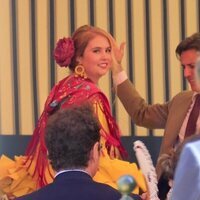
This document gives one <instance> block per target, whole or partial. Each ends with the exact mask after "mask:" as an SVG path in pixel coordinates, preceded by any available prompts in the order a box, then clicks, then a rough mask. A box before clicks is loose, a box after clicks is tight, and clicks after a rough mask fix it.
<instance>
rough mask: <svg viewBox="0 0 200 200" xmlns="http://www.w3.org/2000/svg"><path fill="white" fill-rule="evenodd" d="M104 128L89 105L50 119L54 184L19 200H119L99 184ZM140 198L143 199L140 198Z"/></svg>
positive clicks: (48, 143)
mask: <svg viewBox="0 0 200 200" xmlns="http://www.w3.org/2000/svg"><path fill="white" fill-rule="evenodd" d="M99 131H100V126H99V123H98V121H97V119H96V117H95V115H94V113H93V109H92V107H91V106H89V104H86V105H83V106H80V107H72V108H68V109H63V110H60V111H58V112H57V113H55V114H54V115H52V117H51V118H50V119H49V121H48V124H47V127H46V134H45V143H46V146H47V149H48V157H49V160H50V163H51V165H52V167H53V169H54V170H55V171H56V175H55V179H54V181H53V183H51V184H49V185H47V186H46V187H44V188H42V189H40V190H39V191H36V192H33V193H32V194H29V195H26V196H24V197H20V198H17V199H18V200H32V199H33V200H44V199H48V200H64V199H69V200H79V199H81V200H93V199H95V200H119V199H120V197H121V195H120V193H119V192H118V191H117V190H115V189H113V188H112V187H110V186H108V185H106V184H102V183H97V182H95V181H93V180H92V177H93V176H94V175H95V173H96V172H97V170H98V163H99V157H100V151H101V146H100V133H99ZM135 197H137V199H140V198H139V196H136V195H135Z"/></svg>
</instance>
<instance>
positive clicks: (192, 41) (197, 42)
mask: <svg viewBox="0 0 200 200" xmlns="http://www.w3.org/2000/svg"><path fill="white" fill-rule="evenodd" d="M190 49H194V50H196V51H200V33H194V34H193V35H191V36H190V37H187V38H185V39H184V40H183V41H181V42H180V43H179V45H178V46H177V47H176V56H177V57H178V58H180V56H181V54H182V53H183V52H184V51H187V50H190Z"/></svg>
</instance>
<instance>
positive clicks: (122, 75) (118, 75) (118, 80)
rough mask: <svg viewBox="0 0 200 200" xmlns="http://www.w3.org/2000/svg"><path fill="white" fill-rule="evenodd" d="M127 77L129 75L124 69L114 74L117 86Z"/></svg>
mask: <svg viewBox="0 0 200 200" xmlns="http://www.w3.org/2000/svg"><path fill="white" fill-rule="evenodd" d="M127 79H128V76H127V74H126V72H125V71H124V70H122V71H120V72H118V73H115V74H114V75H113V83H114V85H115V86H118V85H119V84H121V83H123V82H124V81H125V80H127Z"/></svg>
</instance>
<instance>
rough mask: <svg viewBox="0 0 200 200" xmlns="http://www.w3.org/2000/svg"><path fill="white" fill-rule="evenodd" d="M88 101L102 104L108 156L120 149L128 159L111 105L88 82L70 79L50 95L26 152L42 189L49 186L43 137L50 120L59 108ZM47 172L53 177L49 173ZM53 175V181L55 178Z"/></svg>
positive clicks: (56, 86)
mask: <svg viewBox="0 0 200 200" xmlns="http://www.w3.org/2000/svg"><path fill="white" fill-rule="evenodd" d="M88 100H89V101H91V102H92V103H93V104H94V103H95V102H100V104H101V106H100V107H101V109H102V112H103V113H104V114H105V117H106V120H107V123H108V128H109V133H106V131H105V129H103V127H102V130H103V134H102V137H104V138H105V140H106V148H107V150H108V153H109V150H110V147H111V146H114V147H116V148H118V150H119V152H120V153H121V155H122V156H124V155H126V151H125V149H124V148H123V146H122V144H121V142H120V131H119V128H118V126H117V124H116V122H115V120H114V118H113V117H112V115H111V112H110V105H109V102H108V100H107V98H106V96H105V95H104V94H103V93H102V92H101V91H100V90H99V88H97V86H96V85H95V84H94V83H93V82H91V81H90V80H89V79H84V78H81V77H75V76H74V75H70V76H68V77H66V78H65V79H63V80H61V81H60V82H59V83H58V84H57V85H55V86H54V88H53V89H52V91H51V92H50V94H49V96H48V98H47V100H46V103H45V106H44V111H43V113H42V115H41V117H40V119H39V121H38V124H37V127H36V128H35V130H34V132H33V136H32V139H31V141H30V143H29V146H28V148H27V151H26V156H27V163H29V167H30V166H31V164H32V161H33V160H34V162H35V161H36V167H35V170H34V174H33V176H37V177H38V187H42V186H44V185H46V184H47V180H46V178H45V174H44V173H45V171H46V170H48V167H49V164H48V158H47V149H46V146H45V142H44V134H45V127H46V123H47V120H48V117H49V116H50V115H52V114H53V113H54V112H55V111H57V110H58V109H60V108H67V107H69V106H71V105H75V104H77V105H80V104H82V103H83V102H85V101H88ZM48 171H49V173H50V170H48ZM50 175H51V176H52V178H53V175H52V174H50Z"/></svg>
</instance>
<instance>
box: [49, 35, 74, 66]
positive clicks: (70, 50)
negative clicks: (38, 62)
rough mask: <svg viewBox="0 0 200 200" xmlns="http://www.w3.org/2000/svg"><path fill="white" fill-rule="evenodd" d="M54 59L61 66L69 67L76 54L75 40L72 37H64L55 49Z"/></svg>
mask: <svg viewBox="0 0 200 200" xmlns="http://www.w3.org/2000/svg"><path fill="white" fill-rule="evenodd" d="M53 54H54V59H55V61H56V63H57V64H58V65H60V66H61V67H67V66H69V64H70V63H71V59H72V57H73V56H74V41H73V40H72V38H70V37H68V38H65V37H64V38H62V39H60V40H59V41H58V42H57V44H56V48H55V49H54V53H53Z"/></svg>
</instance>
